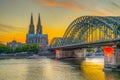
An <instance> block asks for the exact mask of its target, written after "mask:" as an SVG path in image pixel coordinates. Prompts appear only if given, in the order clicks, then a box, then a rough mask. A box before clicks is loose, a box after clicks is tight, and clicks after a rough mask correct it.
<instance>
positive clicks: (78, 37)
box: [49, 16, 120, 70]
mask: <svg viewBox="0 0 120 80" xmlns="http://www.w3.org/2000/svg"><path fill="white" fill-rule="evenodd" d="M119 41H120V16H104V17H103V16H83V17H79V18H77V19H75V20H74V21H73V22H72V23H71V24H70V25H69V26H68V28H67V29H66V31H65V33H64V35H63V37H56V38H54V39H53V40H52V41H51V43H50V48H49V49H50V50H54V51H55V52H56V57H59V58H62V57H71V56H75V57H79V58H85V53H86V48H89V47H96V46H99V47H101V46H102V47H104V55H105V58H104V59H105V68H111V69H112V70H113V69H114V70H116V69H118V68H120V49H119V48H120V47H119V44H120V43H119ZM106 50H107V51H106Z"/></svg>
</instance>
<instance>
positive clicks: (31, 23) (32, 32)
mask: <svg viewBox="0 0 120 80" xmlns="http://www.w3.org/2000/svg"><path fill="white" fill-rule="evenodd" d="M34 33H35V32H34V24H33V15H32V13H31V20H30V26H29V33H28V34H34Z"/></svg>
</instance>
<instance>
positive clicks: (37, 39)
mask: <svg viewBox="0 0 120 80" xmlns="http://www.w3.org/2000/svg"><path fill="white" fill-rule="evenodd" d="M26 44H38V45H39V46H41V47H42V48H44V47H46V46H47V45H48V35H47V34H42V25H41V20H40V14H39V17H38V24H37V28H36V33H35V27H34V23H33V15H32V14H31V20H30V25H29V31H28V34H27V36H26Z"/></svg>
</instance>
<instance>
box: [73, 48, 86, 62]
mask: <svg viewBox="0 0 120 80" xmlns="http://www.w3.org/2000/svg"><path fill="white" fill-rule="evenodd" d="M74 55H75V57H76V58H79V59H82V60H83V59H85V57H86V49H85V48H83V49H76V50H74Z"/></svg>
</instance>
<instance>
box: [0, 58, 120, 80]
mask: <svg viewBox="0 0 120 80" xmlns="http://www.w3.org/2000/svg"><path fill="white" fill-rule="evenodd" d="M69 61H70V62H73V61H72V60H68V62H64V61H62V62H61V61H58V60H51V59H10V60H0V80H73V79H74V80H119V79H120V77H119V76H120V75H119V73H109V72H107V73H104V71H103V70H102V69H103V59H86V60H85V61H84V62H82V64H81V66H80V65H76V64H73V63H69Z"/></svg>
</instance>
